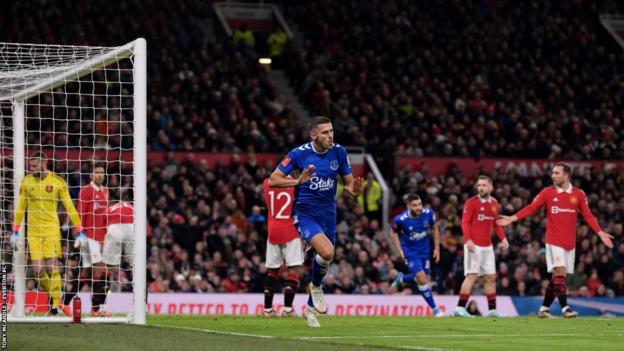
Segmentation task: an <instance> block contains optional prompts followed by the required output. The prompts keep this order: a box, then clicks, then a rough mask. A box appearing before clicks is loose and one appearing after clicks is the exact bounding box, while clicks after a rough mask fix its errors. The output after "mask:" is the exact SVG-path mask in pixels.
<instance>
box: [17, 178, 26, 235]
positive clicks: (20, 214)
mask: <svg viewBox="0 0 624 351" xmlns="http://www.w3.org/2000/svg"><path fill="white" fill-rule="evenodd" d="M27 196H28V185H27V184H26V180H25V179H24V180H22V184H21V185H20V193H19V198H18V200H17V207H16V208H15V218H13V231H14V232H19V229H20V226H21V224H22V221H23V220H24V216H25V215H26V204H27V201H28V199H27Z"/></svg>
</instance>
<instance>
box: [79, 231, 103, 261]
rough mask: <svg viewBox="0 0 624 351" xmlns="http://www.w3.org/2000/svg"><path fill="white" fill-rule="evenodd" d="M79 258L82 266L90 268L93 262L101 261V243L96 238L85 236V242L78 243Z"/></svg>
mask: <svg viewBox="0 0 624 351" xmlns="http://www.w3.org/2000/svg"><path fill="white" fill-rule="evenodd" d="M80 258H81V259H82V267H83V268H90V267H93V265H94V264H95V263H100V262H102V244H100V242H99V241H97V240H93V239H91V238H87V242H86V243H85V244H84V245H80Z"/></svg>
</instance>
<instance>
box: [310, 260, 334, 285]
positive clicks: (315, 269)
mask: <svg viewBox="0 0 624 351" xmlns="http://www.w3.org/2000/svg"><path fill="white" fill-rule="evenodd" d="M329 263H330V262H328V261H325V260H324V259H322V258H321V256H319V255H316V256H314V261H313V262H312V284H314V286H321V284H322V283H323V278H325V274H327V270H328V269H329Z"/></svg>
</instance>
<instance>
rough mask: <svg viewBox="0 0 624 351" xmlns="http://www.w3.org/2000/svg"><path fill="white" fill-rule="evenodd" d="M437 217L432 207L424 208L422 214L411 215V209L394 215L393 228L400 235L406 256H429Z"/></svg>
mask: <svg viewBox="0 0 624 351" xmlns="http://www.w3.org/2000/svg"><path fill="white" fill-rule="evenodd" d="M435 222H436V218H435V213H434V212H433V210H432V209H430V208H428V207H425V208H423V210H422V212H421V214H420V216H418V217H410V215H409V210H405V211H403V212H401V214H399V215H398V216H396V217H394V221H393V223H392V229H394V231H395V232H396V233H397V234H398V235H399V240H400V242H401V248H402V249H403V253H404V254H405V256H406V257H407V256H412V255H418V256H427V257H428V256H429V254H430V250H431V249H430V243H429V234H430V233H431V230H432V229H433V226H434V225H435Z"/></svg>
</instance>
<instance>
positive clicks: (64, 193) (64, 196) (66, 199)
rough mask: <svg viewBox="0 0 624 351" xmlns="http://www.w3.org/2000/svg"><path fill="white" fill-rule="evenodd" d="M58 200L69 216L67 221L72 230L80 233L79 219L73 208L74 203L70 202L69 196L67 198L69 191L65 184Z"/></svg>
mask: <svg viewBox="0 0 624 351" xmlns="http://www.w3.org/2000/svg"><path fill="white" fill-rule="evenodd" d="M59 198H60V199H61V202H62V203H63V207H65V210H67V214H68V215H69V219H70V220H71V222H72V224H73V225H74V229H75V230H76V231H77V232H81V231H82V225H81V221H80V217H79V216H78V213H77V212H76V208H75V207H74V203H73V202H72V199H71V196H69V190H68V189H67V184H65V183H64V182H63V186H62V187H61V190H60V193H59Z"/></svg>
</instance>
